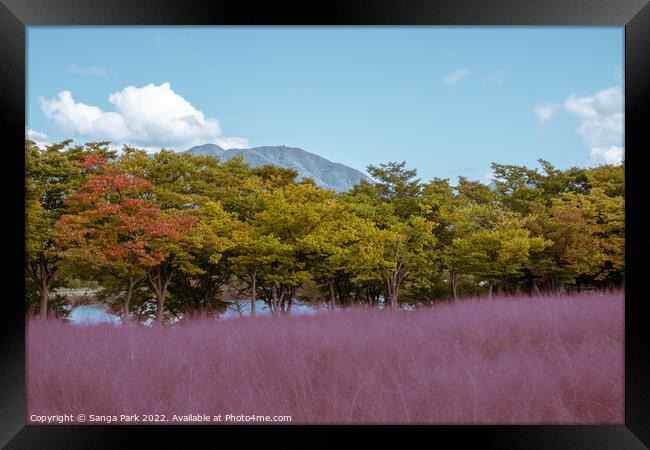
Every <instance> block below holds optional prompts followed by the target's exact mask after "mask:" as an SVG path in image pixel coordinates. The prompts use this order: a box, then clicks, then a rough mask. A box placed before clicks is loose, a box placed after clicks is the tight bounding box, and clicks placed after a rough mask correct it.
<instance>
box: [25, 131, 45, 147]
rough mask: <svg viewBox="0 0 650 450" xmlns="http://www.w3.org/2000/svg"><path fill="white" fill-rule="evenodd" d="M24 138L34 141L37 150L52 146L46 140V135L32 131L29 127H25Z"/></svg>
mask: <svg viewBox="0 0 650 450" xmlns="http://www.w3.org/2000/svg"><path fill="white" fill-rule="evenodd" d="M25 138H26V139H29V140H30V141H34V142H35V143H36V145H37V146H38V147H39V148H45V147H46V146H48V145H51V144H52V143H51V142H50V140H49V139H48V138H47V134H45V133H41V132H40V131H36V130H32V129H31V128H29V127H25Z"/></svg>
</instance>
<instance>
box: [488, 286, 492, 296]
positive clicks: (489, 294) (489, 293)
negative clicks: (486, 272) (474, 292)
mask: <svg viewBox="0 0 650 450" xmlns="http://www.w3.org/2000/svg"><path fill="white" fill-rule="evenodd" d="M488 298H492V283H488Z"/></svg>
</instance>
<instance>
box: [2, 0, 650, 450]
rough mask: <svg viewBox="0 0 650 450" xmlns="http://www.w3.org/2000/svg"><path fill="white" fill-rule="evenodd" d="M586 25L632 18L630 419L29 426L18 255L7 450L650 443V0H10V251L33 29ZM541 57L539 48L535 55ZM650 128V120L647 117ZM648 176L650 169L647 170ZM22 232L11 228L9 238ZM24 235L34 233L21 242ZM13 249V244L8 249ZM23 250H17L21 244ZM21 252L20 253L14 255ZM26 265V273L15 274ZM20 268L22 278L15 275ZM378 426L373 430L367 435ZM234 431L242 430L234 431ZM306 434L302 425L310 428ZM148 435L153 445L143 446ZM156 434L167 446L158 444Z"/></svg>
mask: <svg viewBox="0 0 650 450" xmlns="http://www.w3.org/2000/svg"><path fill="white" fill-rule="evenodd" d="M262 24H264V25H299V24H300V25H517V26H524V25H553V26H564V25H571V26H577V25H585V26H624V27H625V160H626V164H625V166H626V191H627V199H626V207H625V215H626V236H627V238H626V249H625V251H626V260H627V261H626V266H627V275H626V280H625V281H626V282H625V318H626V320H625V325H626V330H625V425H620V426H570V425H558V426H470V425H467V426H400V427H393V426H385V427H376V426H372V427H348V426H338V427H324V426H293V427H285V426H281V427H277V426H273V427H268V426H267V427H264V426H262V427H259V426H256V427H250V426H246V427H238V426H220V427H209V426H179V427H172V426H156V427H137V426H90V425H85V426H61V425H53V426H45V425H40V426H33V425H25V354H24V350H25V327H24V325H25V311H24V303H23V302H22V300H20V296H22V295H23V288H24V286H23V280H24V274H23V273H22V270H23V269H22V267H18V265H17V264H16V267H13V264H9V265H8V267H7V268H5V270H4V271H3V273H4V275H5V277H6V278H5V280H6V281H8V282H9V284H11V286H12V287H14V288H15V290H16V292H15V295H14V294H13V289H12V290H11V292H12V293H11V294H9V293H7V292H8V291H6V290H5V294H4V296H3V297H4V298H3V301H4V304H3V312H4V314H5V316H4V317H5V320H4V321H3V322H4V323H3V326H2V327H1V328H0V329H1V330H2V331H1V333H2V358H3V360H2V365H1V370H0V377H2V383H1V389H2V397H1V401H0V443H2V444H3V446H5V448H30V449H31V448H39V449H41V448H67V449H70V448H131V447H141V446H142V445H145V448H149V447H154V446H155V447H156V448H168V447H171V448H187V447H192V448H193V447H195V446H197V445H198V444H197V439H199V440H201V439H206V442H208V443H209V445H208V446H210V447H213V446H216V445H224V444H225V443H226V442H228V440H230V439H233V438H235V439H236V440H237V441H236V442H238V444H239V446H241V447H250V446H251V445H252V441H253V440H257V439H260V438H261V439H263V440H265V441H266V442H269V443H280V444H282V446H283V447H285V446H288V445H289V440H290V439H291V438H292V436H293V431H301V432H302V431H305V430H307V431H313V430H316V431H325V432H324V433H321V434H322V436H319V438H318V441H317V442H314V440H307V441H302V442H303V445H301V446H302V447H303V448H304V447H306V446H308V447H311V446H315V445H316V444H318V445H319V446H324V445H326V446H328V447H329V446H335V445H340V444H341V442H343V443H345V441H348V440H349V438H350V437H351V434H352V433H355V434H356V433H358V432H364V434H367V435H368V436H367V437H372V439H373V440H381V441H383V442H384V443H386V444H390V443H391V441H392V442H393V443H394V444H399V445H404V442H405V441H404V437H405V436H404V434H405V433H399V435H398V434H397V433H396V432H398V431H401V432H403V431H406V432H407V433H406V435H407V436H408V437H409V438H412V439H417V440H419V441H421V442H424V443H430V444H431V445H436V444H438V443H440V442H442V439H444V440H447V439H451V440H452V442H454V444H453V445H454V446H461V447H462V446H463V445H467V444H473V445H477V446H480V447H481V448H500V449H505V448H526V449H538V448H539V449H542V448H543V449H560V448H571V449H582V448H584V449H601V448H602V449H637V448H647V446H650V425H649V424H650V414H649V411H650V401H649V400H650V389H649V387H648V386H649V385H650V345H649V343H650V339H649V338H648V332H647V331H646V330H647V328H646V327H645V322H646V321H647V320H648V319H650V301H649V300H648V299H647V298H646V297H645V295H644V287H645V286H644V285H643V279H644V278H643V277H644V272H645V270H644V268H645V267H644V260H643V257H644V256H645V255H644V253H645V252H646V251H647V249H648V248H650V245H648V237H647V236H648V233H644V231H643V222H644V218H643V215H644V208H643V206H644V203H645V201H646V198H648V197H646V195H645V194H646V193H647V181H646V180H644V174H643V172H642V171H643V170H644V169H646V171H647V166H645V165H644V164H642V160H643V159H642V156H643V152H644V151H648V147H647V139H643V138H645V133H646V131H647V130H646V129H647V128H648V127H647V119H645V120H644V119H642V118H643V117H646V118H647V117H649V116H650V114H649V111H648V110H649V109H650V108H649V103H650V102H649V100H650V57H649V56H650V37H649V35H648V30H650V6H648V2H647V1H646V0H617V1H616V0H610V1H607V2H605V1H602V0H600V1H598V0H595V1H594V0H564V1H560V0H546V1H539V0H498V1H496V0H490V1H488V0H445V1H435V2H434V1H428V2H427V1H416V0H406V1H399V2H398V1H389V0H374V1H372V0H347V1H339V0H337V1H331V0H330V1H327V2H316V3H312V2H303V3H302V4H299V5H290V4H286V5H283V4H278V3H276V2H264V3H261V2H260V3H259V4H254V3H251V2H249V1H244V0H240V1H234V0H227V1H226V0H213V1H210V0H200V1H196V0H195V1H189V2H188V1H184V2H178V1H176V2H172V1H155V0H95V1H84V0H57V1H47V0H0V61H1V63H0V67H2V69H1V70H0V108H1V109H0V124H2V129H3V130H6V131H5V134H4V135H3V138H4V139H3V144H4V145H3V147H4V148H3V151H4V156H5V158H6V159H5V160H6V161H7V163H8V166H6V167H5V171H4V172H3V177H2V178H3V180H5V183H6V185H5V187H4V190H3V192H4V193H5V199H6V200H11V202H5V204H9V203H11V205H12V208H13V209H12V210H11V213H9V212H8V211H7V216H6V217H7V218H11V221H10V222H11V226H8V225H7V223H6V222H5V227H4V228H5V230H6V234H5V239H3V241H4V242H5V243H11V244H13V246H14V247H11V250H12V252H9V251H7V250H6V253H5V255H7V256H6V258H5V260H8V261H11V260H12V257H13V255H15V256H16V257H17V258H19V256H18V255H21V254H23V253H21V252H24V250H22V249H21V247H22V245H23V242H24V226H23V225H22V224H21V225H18V218H19V217H24V203H23V201H22V199H21V198H19V196H18V191H20V190H21V189H22V187H23V184H22V183H23V181H22V174H23V172H22V168H23V167H24V154H23V146H24V133H25V130H24V126H25V121H24V120H23V119H24V118H25V117H26V116H25V108H26V105H25V93H26V92H25V86H26V81H25V80H26V78H25V75H26V71H25V62H26V58H25V50H26V47H25V44H26V27H29V26H35V25H262ZM531 58H534V55H531ZM644 125H645V126H644ZM646 176H647V175H646ZM10 236H11V237H10ZM20 237H23V239H20ZM5 248H6V246H5ZM13 250H15V253H14V252H13ZM9 255H11V256H9ZM14 272H15V274H14ZM12 274H13V275H12ZM367 432H370V433H367ZM234 434H237V436H236V437H235V436H234ZM301 434H302V433H301ZM142 435H145V436H144V437H145V439H146V441H144V442H146V444H142V443H141V444H136V442H137V439H136V438H141V437H143V436H142ZM155 441H157V442H158V443H157V444H154V442H155Z"/></svg>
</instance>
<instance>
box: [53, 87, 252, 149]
mask: <svg viewBox="0 0 650 450" xmlns="http://www.w3.org/2000/svg"><path fill="white" fill-rule="evenodd" d="M108 101H109V102H110V103H111V104H112V105H113V106H114V108H115V111H103V110H102V109H101V108H99V107H97V106H92V105H86V104H84V103H81V102H77V101H75V99H74V98H73V97H72V93H71V92H70V91H62V92H60V93H59V94H58V95H57V96H56V97H55V98H54V99H51V100H44V99H41V107H42V109H43V112H44V113H45V116H46V117H47V118H49V119H51V120H53V121H54V123H55V124H56V125H57V127H58V128H59V129H60V130H61V132H62V133H66V134H67V135H72V137H79V138H84V139H90V140H109V141H111V142H113V143H114V144H117V145H121V144H123V143H129V144H131V145H135V146H139V147H145V148H156V147H158V148H160V147H165V148H173V149H178V150H184V149H186V148H189V147H191V146H193V145H198V144H204V143H206V142H211V143H217V144H219V145H221V146H222V147H224V146H225V147H224V148H231V147H233V146H236V147H240V148H241V147H247V146H248V141H246V139H243V138H235V137H225V136H222V135H221V126H220V125H219V121H218V120H217V119H212V118H206V117H205V115H204V114H203V112H201V111H199V110H198V109H196V108H195V107H194V106H193V105H192V104H191V103H190V102H188V101H187V100H186V99H185V98H183V97H181V96H180V95H178V94H177V93H175V92H174V91H173V90H172V88H171V85H170V84H169V83H162V84H160V85H155V84H153V83H150V84H148V85H146V86H143V87H135V86H128V87H126V88H124V89H122V90H121V91H118V92H113V93H112V94H110V95H109V97H108Z"/></svg>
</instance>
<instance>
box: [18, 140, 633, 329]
mask: <svg viewBox="0 0 650 450" xmlns="http://www.w3.org/2000/svg"><path fill="white" fill-rule="evenodd" d="M25 153H26V154H25V157H26V159H25V212H26V221H25V232H26V245H25V253H26V254H25V274H26V294H27V295H26V303H27V307H28V308H29V309H30V311H32V312H33V313H35V314H38V315H40V316H41V317H47V316H48V311H49V315H64V314H65V309H64V308H63V301H62V300H61V298H60V297H57V296H53V295H51V292H52V291H53V290H55V289H56V288H58V287H63V286H72V285H73V283H85V282H92V283H95V284H97V285H99V286H100V287H101V290H100V292H99V294H98V298H100V299H101V300H103V301H105V302H106V303H107V304H108V305H110V306H111V308H113V310H114V311H115V312H119V313H120V314H121V315H122V317H124V318H127V319H128V318H130V319H134V320H146V319H150V318H153V319H154V321H155V322H156V323H162V322H164V321H166V320H170V319H174V318H182V317H189V316H192V315H193V314H199V313H201V314H218V313H221V312H223V311H224V310H225V308H226V307H227V306H228V305H229V304H231V303H232V302H233V301H234V302H235V306H237V307H240V305H241V302H242V301H244V300H242V299H247V305H248V306H249V308H250V310H251V311H250V312H251V314H252V315H254V314H255V313H256V311H255V306H256V302H255V301H251V299H253V298H254V299H257V300H262V301H263V302H264V303H265V304H266V306H267V307H268V309H269V310H270V311H271V312H272V313H273V314H283V313H287V312H290V311H291V306H292V303H293V302H294V300H295V299H296V298H300V299H302V300H303V301H305V302H311V303H313V304H322V303H327V304H328V305H329V307H330V308H338V307H343V306H346V305H352V304H365V305H367V306H370V307H379V306H381V307H384V308H392V309H395V308H399V307H400V306H401V305H404V304H423V303H428V302H433V301H438V300H446V299H456V298H459V297H462V296H476V295H487V296H492V295H493V292H495V290H496V291H498V292H501V293H534V292H541V291H546V292H555V293H557V292H562V291H564V290H566V289H567V288H569V287H579V286H590V287H594V286H595V287H611V286H621V285H622V284H623V282H624V274H625V261H624V239H625V227H624V192H625V191H624V165H623V164H620V165H602V166H599V167H594V168H577V167H574V168H570V169H567V170H560V169H558V168H556V167H554V166H553V165H551V164H550V163H549V162H547V161H544V160H539V163H540V169H529V168H527V167H523V166H516V165H507V164H496V163H495V164H492V169H493V172H494V178H493V179H494V183H493V185H492V186H486V185H485V184H483V183H481V182H479V181H471V180H469V179H467V178H464V177H459V178H458V182H457V183H456V184H455V185H453V184H451V183H450V180H448V179H441V178H434V179H433V180H430V181H428V182H423V181H421V180H420V179H418V178H417V172H416V170H413V169H408V168H407V167H406V163H405V162H400V163H397V162H389V163H386V164H380V165H379V166H368V173H369V174H370V176H371V177H372V179H373V180H374V182H369V181H365V180H363V181H361V182H359V183H358V184H357V185H356V186H354V187H353V188H352V189H350V190H349V191H348V192H344V193H335V192H334V191H329V190H324V189H321V188H319V187H317V186H316V185H315V183H314V182H313V180H310V179H305V180H298V174H297V172H296V171H294V170H292V169H287V168H280V167H275V166H262V167H257V168H253V167H250V166H248V165H247V164H246V163H244V162H243V161H242V160H241V159H236V158H235V159H231V160H228V161H225V162H221V161H219V160H218V159H217V158H214V157H207V156H193V155H189V154H180V153H175V152H172V151H168V150H164V149H163V150H161V151H160V152H158V153H156V154H153V155H151V154H147V153H146V152H145V151H144V150H141V149H137V148H133V147H129V146H125V147H124V149H123V151H122V152H121V153H120V154H119V155H118V154H117V152H115V151H114V150H111V149H110V147H109V143H108V142H92V143H87V144H84V145H73V143H72V141H71V140H66V141H63V142H61V143H57V144H53V145H50V146H48V147H47V148H45V149H40V148H39V147H38V146H37V145H36V143H35V142H33V141H30V140H26V144H25ZM233 299H234V300H233Z"/></svg>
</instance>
